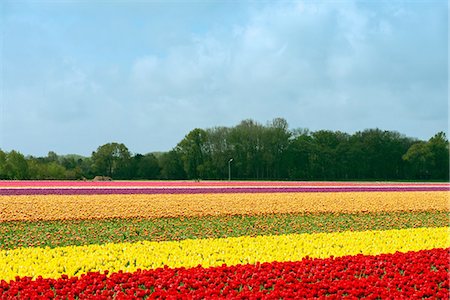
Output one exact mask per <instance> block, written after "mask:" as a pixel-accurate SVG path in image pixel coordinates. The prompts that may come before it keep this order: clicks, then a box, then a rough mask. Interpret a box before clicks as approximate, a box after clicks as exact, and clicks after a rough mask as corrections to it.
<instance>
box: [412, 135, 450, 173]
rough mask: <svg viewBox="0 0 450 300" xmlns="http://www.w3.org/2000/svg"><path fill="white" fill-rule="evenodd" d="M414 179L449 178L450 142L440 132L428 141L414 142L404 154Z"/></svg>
mask: <svg viewBox="0 0 450 300" xmlns="http://www.w3.org/2000/svg"><path fill="white" fill-rule="evenodd" d="M403 160H404V161H406V162H407V167H408V168H409V173H410V175H411V176H412V177H413V178H414V179H445V180H448V179H449V143H448V140H447V138H446V136H445V133H443V132H439V133H437V134H436V135H435V136H434V137H432V138H431V139H430V140H429V141H428V142H423V141H418V142H417V143H414V144H413V145H412V146H411V147H410V148H409V149H408V151H407V152H406V154H405V155H403Z"/></svg>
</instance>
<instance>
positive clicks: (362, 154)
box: [0, 118, 449, 181]
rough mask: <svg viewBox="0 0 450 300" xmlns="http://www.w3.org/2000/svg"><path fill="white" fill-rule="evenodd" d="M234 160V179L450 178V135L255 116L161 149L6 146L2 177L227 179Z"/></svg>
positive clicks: (2, 155) (197, 132)
mask: <svg viewBox="0 0 450 300" xmlns="http://www.w3.org/2000/svg"><path fill="white" fill-rule="evenodd" d="M230 159H233V160H232V161H231V162H230ZM229 167H230V168H231V170H232V174H233V176H232V178H233V179H244V180H245V179H252V180H445V181H448V179H449V142H448V140H447V137H446V135H445V133H444V132H438V133H437V134H436V135H434V136H433V137H431V138H430V139H429V140H428V141H422V140H418V139H414V138H410V137H406V136H405V135H402V134H400V133H398V132H396V131H386V130H381V129H378V128H376V129H366V130H363V131H358V132H356V133H354V134H348V133H345V132H340V131H330V130H319V131H314V132H312V131H309V130H308V129H302V128H299V129H292V130H290V129H289V126H288V123H287V122H286V120H285V119H283V118H276V119H274V120H272V121H270V122H267V124H266V125H263V124H260V123H258V122H256V121H254V120H251V119H247V120H243V121H242V122H240V123H239V124H237V125H236V126H234V127H213V128H207V129H200V128H195V129H193V130H192V131H190V132H189V133H187V134H186V136H185V137H184V138H183V139H182V140H181V141H180V142H179V143H178V144H177V145H176V146H175V147H174V148H173V149H171V150H170V151H168V152H164V153H157V154H153V153H147V154H139V153H135V154H133V153H131V152H130V151H129V150H128V148H127V147H126V146H125V145H124V144H122V143H116V142H113V143H107V144H104V145H102V146H99V147H98V148H97V149H96V150H95V151H93V152H92V155H91V157H82V156H78V155H66V156H60V155H58V154H56V153H55V152H53V151H50V152H49V153H48V155H47V156H46V157H32V156H28V157H25V156H24V155H23V154H21V153H19V152H17V151H14V150H13V151H10V152H4V151H2V150H0V179H82V178H93V177H94V176H96V175H100V176H109V177H112V178H113V179H195V180H197V179H227V178H228V168H229Z"/></svg>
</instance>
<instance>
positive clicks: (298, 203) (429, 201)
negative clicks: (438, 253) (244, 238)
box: [0, 191, 449, 222]
mask: <svg viewBox="0 0 450 300" xmlns="http://www.w3.org/2000/svg"><path fill="white" fill-rule="evenodd" d="M448 199H449V193H448V192H445V191H435V192H343V193H332V192H322V193H254V194H252V193H236V194H230V193H226V194H201V195H198V194H160V195H142V194H133V195H29V196H0V207H2V210H0V222H5V221H15V220H20V221H37V220H61V219H62V220H64V219H67V220H70V219H103V218H133V217H142V218H159V217H179V216H206V215H239V214H247V215H259V214H267V213H311V212H313V213H321V212H347V213H348V212H349V213H356V212H380V211H425V210H440V211H448V210H449V202H448Z"/></svg>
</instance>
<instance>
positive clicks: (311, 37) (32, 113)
mask: <svg viewBox="0 0 450 300" xmlns="http://www.w3.org/2000/svg"><path fill="white" fill-rule="evenodd" d="M448 13H449V8H448V2H447V1H446V0H442V1H440V0H439V1H438V0H434V1H433V0H431V1H417V0H416V1H412V0H411V1H396V0H394V1H392V0H388V1H369V0H366V1H350V0H349V1H285V2H283V1H206V0H202V1H200V0H198V1H181V0H179V1H171V0H169V1H157V0H154V1H145V0H140V1H133V0H131V1H113V0H110V1H95V0H94V1H88V0H86V1H76V0H74V1H64V0H61V1H56V0H53V1H49V0H47V1H20V0H14V1H13V0H3V1H1V4H0V18H1V19H0V59H1V60H0V69H1V74H0V76H1V77H0V149H2V150H3V151H11V150H17V151H19V152H21V153H23V154H25V155H34V156H46V155H47V153H48V152H49V151H54V152H56V153H58V154H80V155H86V156H89V155H91V153H92V151H95V150H96V149H97V148H98V147H99V146H101V145H103V144H106V143H109V142H119V143H124V144H125V145H126V146H127V147H128V149H129V150H130V151H131V152H132V153H142V154H145V153H149V152H154V151H169V150H171V149H172V148H173V147H175V146H176V144H177V143H178V142H180V141H181V140H182V139H183V137H184V136H185V135H186V134H187V133H189V131H191V130H192V129H194V128H203V129H206V128H212V127H216V126H227V127H232V126H235V125H237V124H239V123H240V122H241V121H242V120H244V119H253V120H255V121H257V122H260V123H262V124H266V123H267V122H268V121H271V120H272V119H274V118H277V117H282V118H285V119H286V120H287V122H288V124H289V127H290V128H291V129H295V128H307V129H309V130H311V131H316V130H322V129H324V130H333V131H337V130H339V131H343V132H347V133H350V134H352V133H354V132H357V131H362V130H365V129H369V128H379V129H382V130H392V131H398V132H400V133H402V134H405V135H406V136H408V137H414V138H418V139H422V140H428V139H429V138H430V137H432V136H433V135H434V134H436V133H437V132H439V131H444V132H446V133H447V136H448V127H449V122H448V112H449V110H448V84H449V78H448V69H449V63H448V54H449V49H448V41H449V32H448V24H449V23H448Z"/></svg>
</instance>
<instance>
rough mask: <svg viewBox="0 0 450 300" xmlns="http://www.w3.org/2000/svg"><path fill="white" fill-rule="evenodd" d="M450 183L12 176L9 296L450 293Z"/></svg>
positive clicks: (5, 209) (5, 227)
mask: <svg viewBox="0 0 450 300" xmlns="http://www.w3.org/2000/svg"><path fill="white" fill-rule="evenodd" d="M449 188H450V186H449V184H447V183H372V182H361V183H353V182H349V183H347V182H239V181H233V182H219V181H217V182H208V181H205V182H183V181H169V182H158V181H155V182H145V181H136V182H134V181H129V182H128V181H117V182H116V181H115V182H82V181H80V182H70V181H0V299H10V298H19V299H22V298H23V299H27V298H28V299H30V298H31V299H34V298H47V299H50V298H60V299H77V298H78V299H112V298H116V299H140V298H171V299H185V298H194V299H203V298H244V299H266V298H268V299H280V298H284V299H289V298H331V299H340V298H343V297H349V298H369V299H380V298H381V299H386V298H404V299H412V298H415V299H423V298H434V299H448V297H449V277H448V274H449V268H450V266H449V261H450V252H449V251H450V227H449V212H450V207H449V205H450V203H449V196H450V194H449Z"/></svg>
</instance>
